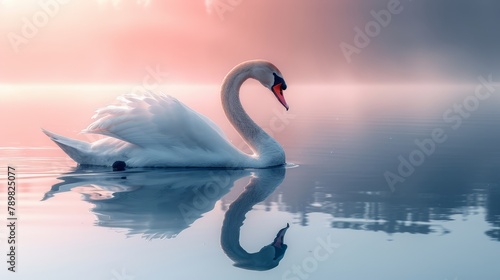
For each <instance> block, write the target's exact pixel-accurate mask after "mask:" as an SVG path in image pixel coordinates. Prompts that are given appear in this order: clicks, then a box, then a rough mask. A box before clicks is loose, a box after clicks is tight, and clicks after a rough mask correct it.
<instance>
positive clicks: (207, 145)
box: [43, 60, 288, 168]
mask: <svg viewBox="0 0 500 280" xmlns="http://www.w3.org/2000/svg"><path fill="white" fill-rule="evenodd" d="M249 78H253V79H256V80H258V81H259V82H260V83H261V84H262V85H263V86H265V87H267V88H269V89H270V90H271V91H272V92H273V93H274V95H275V96H276V98H277V99H278V100H279V102H280V103H281V104H282V105H283V106H284V107H285V108H286V109H287V110H288V105H287V103H286V101H285V98H284V96H283V90H284V89H286V83H285V81H284V80H283V76H282V75H281V72H280V71H279V70H278V68H276V66H274V65H273V64H271V63H269V62H267V61H263V60H252V61H247V62H243V63H241V64H239V65H237V66H236V67H235V68H233V69H232V70H231V71H230V72H229V73H228V74H227V76H226V77H225V79H224V82H223V84H222V89H221V99H222V106H223V108H224V112H225V113H226V116H227V118H228V119H229V121H230V122H231V124H232V125H233V126H234V127H235V128H236V130H237V131H238V132H239V133H240V135H241V137H242V138H243V139H244V140H245V141H246V143H247V144H248V145H249V146H250V148H251V149H252V151H253V154H252V155H248V154H246V153H243V152H241V151H240V150H238V149H237V148H236V147H234V146H233V145H232V144H231V143H230V142H229V140H228V139H227V138H226V136H225V135H224V133H223V132H222V130H221V129H220V128H218V127H217V126H216V125H215V124H214V123H213V122H212V121H211V120H210V119H208V118H207V117H205V116H203V115H201V114H199V113H197V112H195V111H193V110H192V109H190V108H189V107H187V106H186V105H184V104H183V103H181V102H180V101H178V100H177V99H175V98H173V97H171V96H167V95H157V94H152V93H149V94H146V95H141V96H139V95H133V94H128V95H124V96H120V97H119V98H118V100H119V101H120V103H121V104H119V105H110V106H107V107H105V108H102V109H99V110H97V113H96V115H94V117H93V118H97V120H96V121H95V122H94V123H92V124H90V126H89V127H88V128H87V129H85V130H83V131H82V132H84V133H96V134H102V135H106V136H108V137H107V138H104V139H101V140H99V141H96V142H93V143H88V142H83V141H79V140H75V139H71V138H67V137H64V136H60V135H57V134H55V133H52V132H49V131H47V130H43V132H44V133H45V134H46V135H47V136H49V137H50V138H51V139H52V140H53V141H54V142H55V143H56V144H57V145H59V147H61V149H62V150H63V151H64V152H66V153H67V154H68V155H69V156H70V157H71V158H72V159H73V160H74V161H76V162H77V163H79V164H81V165H102V166H111V165H112V164H113V163H114V162H116V161H124V162H125V163H126V164H127V166H128V167H227V168H264V167H270V166H278V165H283V164H285V152H284V151H283V148H282V147H281V145H280V144H279V143H278V142H277V141H276V140H274V139H273V138H272V137H271V136H269V135H268V134H267V133H266V132H264V130H263V129H262V128H260V127H259V126H258V125H257V124H255V122H254V121H252V119H250V117H249V116H248V114H247V113H246V112H245V110H244V109H243V107H242V105H241V102H240V97H239V90H240V87H241V85H242V84H243V82H245V81H246V80H247V79H249Z"/></svg>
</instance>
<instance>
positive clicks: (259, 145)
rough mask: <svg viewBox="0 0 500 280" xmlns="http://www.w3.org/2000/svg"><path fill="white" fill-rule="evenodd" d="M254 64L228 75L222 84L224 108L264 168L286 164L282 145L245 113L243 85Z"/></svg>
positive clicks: (244, 65)
mask: <svg viewBox="0 0 500 280" xmlns="http://www.w3.org/2000/svg"><path fill="white" fill-rule="evenodd" d="M252 66H253V65H252V64H242V65H239V66H237V67H235V68H234V69H233V70H232V71H231V72H229V74H227V76H226V78H225V79H224V82H223V84H222V91H221V99H222V107H223V108H224V112H225V113H226V116H227V118H228V119H229V121H230V122H231V124H232V125H233V126H234V127H235V128H236V130H237V131H238V133H239V134H240V135H241V137H242V138H243V139H244V140H245V142H246V143H247V144H248V145H249V146H250V148H251V149H252V151H253V152H254V155H253V157H255V158H257V160H258V161H259V163H261V165H262V166H263V167H266V166H276V165H282V164H284V163H285V153H284V151H283V148H282V147H281V145H280V144H279V143H278V142H277V141H276V140H274V139H273V138H272V137H271V136H269V134H267V133H266V132H265V131H264V130H263V129H262V128H261V127H259V126H258V125H257V124H256V123H255V122H254V121H253V120H252V119H251V118H250V117H249V116H248V114H247V113H246V112H245V110H244V109H243V106H242V105H241V100H240V88H241V85H242V84H243V83H244V82H245V81H246V80H247V79H250V78H253V79H257V77H255V76H254V75H253V74H252Z"/></svg>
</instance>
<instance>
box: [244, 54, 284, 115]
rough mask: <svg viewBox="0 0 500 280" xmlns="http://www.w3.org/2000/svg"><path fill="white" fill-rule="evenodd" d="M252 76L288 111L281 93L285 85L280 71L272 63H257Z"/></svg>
mask: <svg viewBox="0 0 500 280" xmlns="http://www.w3.org/2000/svg"><path fill="white" fill-rule="evenodd" d="M252 74H253V76H254V77H255V79H257V80H258V81H259V82H260V83H261V84H262V85H263V86H265V87H266V88H268V89H270V90H271V91H272V92H273V94H274V96H276V98H277V99H278V101H279V102H280V103H281V105H283V106H284V107H285V108H286V110H287V111H288V108H289V107H288V104H286V100H285V96H284V95H283V91H284V90H285V89H286V83H285V80H284V79H283V75H282V74H281V72H280V70H278V68H277V67H276V66H274V65H273V64H272V63H270V62H267V61H259V62H258V63H257V64H256V65H255V66H254V67H253V68H252Z"/></svg>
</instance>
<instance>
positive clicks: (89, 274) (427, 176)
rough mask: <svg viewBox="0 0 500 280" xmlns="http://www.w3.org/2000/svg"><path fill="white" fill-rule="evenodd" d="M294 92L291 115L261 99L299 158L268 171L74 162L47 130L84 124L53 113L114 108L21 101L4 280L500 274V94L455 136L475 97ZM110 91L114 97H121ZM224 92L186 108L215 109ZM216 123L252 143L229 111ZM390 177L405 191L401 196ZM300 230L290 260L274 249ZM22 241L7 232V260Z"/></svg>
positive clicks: (5, 160) (263, 116)
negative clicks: (402, 168) (14, 222)
mask: <svg viewBox="0 0 500 280" xmlns="http://www.w3.org/2000/svg"><path fill="white" fill-rule="evenodd" d="M289 88H290V90H287V93H286V94H287V98H288V103H289V104H290V106H291V110H290V111H289V112H288V115H281V114H282V113H283V112H282V111H283V110H282V109H281V108H280V107H279V105H277V104H274V103H273V102H274V101H272V99H271V98H269V99H264V100H265V101H266V102H267V101H269V108H268V107H267V106H268V105H266V103H265V105H262V103H259V102H255V103H248V108H249V111H250V113H251V115H252V116H254V117H255V118H256V120H257V122H258V123H259V124H261V125H263V126H264V127H266V129H269V130H271V131H272V133H273V134H274V135H275V137H276V138H277V139H278V140H279V141H280V142H281V143H282V144H283V146H284V148H285V150H286V154H287V160H288V162H289V163H290V164H289V165H288V166H286V167H284V168H275V169H268V170H198V169H197V170H192V169H190V170H182V169H131V170H127V171H125V172H120V173H117V172H112V171H111V170H109V169H106V168H85V169H82V168H75V166H74V163H72V162H71V160H69V159H68V158H67V157H65V156H64V154H63V153H62V152H60V151H59V150H58V149H57V148H56V147H55V145H53V144H51V143H50V141H48V140H47V139H45V138H44V136H43V135H41V132H40V131H39V130H37V129H35V128H34V127H44V128H48V129H53V130H55V131H56V132H59V133H62V134H65V135H68V136H75V135H76V132H77V131H78V130H79V129H82V128H84V127H74V124H73V123H69V124H68V123H66V124H64V125H63V124H60V123H62V121H63V120H62V119H61V118H54V119H50V118H49V119H48V120H47V119H41V117H39V116H41V115H49V116H50V115H51V114H53V115H54V116H57V115H58V112H57V111H56V110H48V111H47V109H46V106H48V107H50V108H57V107H58V106H64V107H68V106H72V105H71V104H72V102H74V103H75V104H80V105H81V104H82V100H86V101H88V100H90V101H88V103H89V104H87V103H85V104H87V105H85V106H83V105H81V106H74V107H73V111H72V114H67V115H66V118H67V119H75V118H82V117H81V116H82V115H83V116H84V117H83V119H87V118H89V117H90V115H91V111H92V110H90V111H89V108H96V106H97V107H98V106H102V105H103V104H106V103H107V102H108V100H104V101H103V102H100V101H99V102H95V104H94V103H93V102H92V96H95V94H96V93H95V92H94V91H95V90H96V89H87V91H88V92H86V90H80V91H78V92H74V93H73V94H74V95H73V97H72V98H68V100H65V101H64V102H63V103H64V104H52V103H54V102H56V100H57V99H58V97H56V95H53V96H52V95H48V94H44V92H42V91H44V90H45V89H44V90H42V89H33V90H38V95H36V96H43V98H40V97H36V98H40V100H43V102H45V104H47V105H46V106H45V105H41V106H40V109H39V110H38V111H37V110H34V111H33V110H32V111H23V110H22V106H23V105H22V104H26V102H39V100H38V99H36V98H35V97H33V98H34V99H35V100H31V101H30V99H29V98H27V99H26V100H22V101H11V103H10V104H11V105H12V106H14V105H15V106H17V107H21V108H20V109H19V112H20V114H18V115H17V117H18V118H23V120H19V121H18V122H19V123H21V122H26V121H25V119H26V118H29V117H30V116H31V120H30V121H29V123H33V127H31V126H30V125H24V127H23V129H25V130H30V131H31V130H33V132H29V133H27V134H26V135H28V136H23V137H24V139H19V141H18V142H16V141H12V140H5V139H12V138H4V141H3V142H2V146H3V147H4V148H1V150H0V156H1V167H2V172H3V173H2V174H1V176H2V177H1V186H2V189H1V195H2V196H1V199H2V200H1V207H0V209H2V210H0V219H2V220H3V221H5V223H6V214H7V212H6V210H4V209H5V207H6V203H5V198H6V192H5V191H6V176H5V172H4V171H5V166H6V165H12V166H15V167H16V172H17V174H18V175H17V176H18V179H17V182H18V194H17V201H18V205H19V208H18V210H17V211H18V217H19V221H18V233H17V238H18V244H19V245H18V246H19V247H18V252H17V256H18V263H17V267H16V268H17V270H18V272H16V273H11V272H8V271H7V264H6V262H5V261H3V262H2V263H3V264H2V265H1V266H0V271H1V272H0V275H2V279H106V280H109V279H114V280H122V279H128V280H131V279H135V280H141V279H384V280H387V279H415V280H417V279H418V280H421V279H436V280H445V279H448V280H452V279H453V280H455V279H456V280H464V279H492V280H493V279H498V277H499V276H500V268H499V267H498V265H497V264H498V256H499V253H500V185H499V184H500V167H499V166H500V165H499V164H498V163H500V149H499V148H498V143H500V113H499V110H498V108H499V105H500V96H499V95H500V94H499V93H500V91H499V92H494V93H493V95H492V96H491V97H489V98H488V99H486V100H480V101H479V105H478V108H477V109H474V110H466V109H465V111H464V112H465V113H469V114H468V115H467V116H466V117H461V120H462V123H461V125H460V126H457V127H456V129H453V128H452V127H453V126H454V125H457V123H456V120H457V118H455V119H454V120H455V121H453V122H451V121H447V120H445V119H444V118H443V114H444V113H445V112H447V111H448V110H450V109H452V110H453V108H454V107H453V105H454V104H461V103H462V102H463V100H464V99H465V98H467V97H468V96H470V95H471V94H473V93H474V88H473V87H464V88H425V87H422V88H405V87H397V88H396V87H395V88H380V87H379V88H357V89H353V88H340V87H337V88H323V87H306V86H302V87H296V89H293V86H290V87H289ZM106 90H108V91H107V92H105V91H104V90H103V92H104V93H102V94H101V95H100V98H101V99H102V95H104V96H109V100H112V99H113V97H114V96H116V95H117V94H118V93H117V91H115V90H109V89H106ZM91 91H92V92H91ZM23 94H28V93H25V92H24V93H23ZM304 96H307V98H304ZM299 97H300V100H299ZM217 98H218V96H217V94H216V90H215V91H214V93H213V94H205V95H195V96H194V97H190V99H189V100H188V101H186V103H188V104H189V105H192V106H193V107H194V108H197V109H200V111H203V108H205V107H203V106H207V105H206V103H204V102H212V101H213V100H215V101H214V103H213V104H217V101H218V99H217ZM263 98H264V97H263ZM71 99H74V100H71ZM104 99H105V98H104ZM179 99H181V100H182V96H179ZM51 100H52V101H51ZM248 100H250V98H248ZM3 101H5V100H3ZM40 102H41V101H40ZM4 104H9V103H4ZM210 104H212V103H210ZM275 105H276V106H275ZM210 106H212V105H210ZM214 106H215V105H214ZM44 107H45V108H44ZM469 108H471V107H470V106H469ZM273 110H275V111H273ZM276 112H278V113H276ZM206 114H207V115H209V116H210V117H212V118H214V119H216V122H218V123H221V124H222V126H223V129H224V130H225V131H227V132H228V134H229V135H230V137H231V138H232V139H234V141H235V143H238V142H237V141H238V140H237V137H236V136H235V135H234V131H232V130H231V128H230V126H229V124H227V122H224V120H223V117H222V116H221V115H220V114H219V112H216V111H214V112H209V111H207V110H206ZM452 116H455V117H456V116H457V113H452V114H450V115H449V116H448V117H452ZM273 118H275V119H276V118H278V119H279V120H281V121H276V120H274V121H272V122H273V123H274V125H273V124H271V120H272V119H273ZM12 119H13V118H12ZM88 121H90V120H88ZM88 121H87V123H88ZM11 122H14V119H13V120H12V121H11ZM58 124H60V125H58ZM12 127H14V124H11V128H12ZM273 127H274V128H273ZM434 129H440V131H441V132H442V135H440V137H437V138H438V139H439V140H440V143H437V142H434V144H428V145H430V146H426V147H427V148H428V150H427V152H428V155H427V154H425V153H424V152H422V153H420V155H423V156H424V157H423V158H418V154H419V152H414V151H416V150H418V146H417V145H416V144H415V140H418V141H423V140H424V139H432V132H433V130H434ZM30 137H32V139H31V140H30V139H28V138H30ZM443 139H445V140H443ZM426 143H429V141H427V142H426ZM431 146H432V147H433V148H432V149H431ZM430 151H432V152H430ZM412 153H413V154H414V157H415V158H414V159H413V162H415V163H418V164H414V165H413V169H414V170H413V172H412V174H411V175H408V174H403V175H408V176H403V175H402V174H401V173H400V172H399V171H398V166H399V165H400V160H399V159H398V157H399V156H400V155H401V156H402V158H403V159H405V160H407V161H408V162H409V164H411V162H410V159H409V157H410V155H411V154H412ZM421 161H423V162H421ZM386 172H391V173H392V174H394V175H395V176H400V180H404V182H401V181H397V182H396V183H395V184H394V185H393V186H392V187H391V186H390V185H389V184H388V183H387V181H386V178H385V177H384V174H386ZM408 173H411V172H409V171H408ZM251 178H253V179H251ZM250 180H251V183H249V181H250ZM248 184H250V185H249V186H248V187H247V188H246V189H245V186H247V185H248ZM3 221H2V223H3ZM242 223H243V224H242ZM287 223H289V224H290V227H289V228H288V230H287V232H286V235H285V237H284V243H285V244H286V245H287V246H288V247H287V248H286V250H284V249H283V248H284V247H281V248H282V249H279V250H278V249H275V248H274V247H272V246H268V245H270V244H271V243H273V240H274V238H275V237H276V234H277V233H278V231H279V230H280V229H282V228H284V227H285V226H286V224H287ZM7 234H8V233H7V231H6V227H4V226H2V227H1V230H0V236H1V238H0V242H1V244H0V252H1V254H2V255H4V259H6V258H7V256H5V254H6V250H7V241H6V237H7ZM263 247H264V248H263ZM261 249H262V251H260V250H261ZM259 251H260V252H259ZM256 252H259V253H257V254H253V253H256ZM235 263H236V264H237V265H238V266H235ZM5 276H6V277H7V278H5Z"/></svg>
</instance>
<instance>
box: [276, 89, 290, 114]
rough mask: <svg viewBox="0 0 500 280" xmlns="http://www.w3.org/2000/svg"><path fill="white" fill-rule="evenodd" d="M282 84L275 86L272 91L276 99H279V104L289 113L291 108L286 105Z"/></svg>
mask: <svg viewBox="0 0 500 280" xmlns="http://www.w3.org/2000/svg"><path fill="white" fill-rule="evenodd" d="M281 85H282V83H279V84H276V85H274V86H273V88H272V90H273V93H274V95H275V96H276V98H278V100H279V102H280V103H281V105H283V106H284V107H285V108H286V110H287V111H288V109H289V107H288V104H286V100H285V96H283V89H282V88H281Z"/></svg>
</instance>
